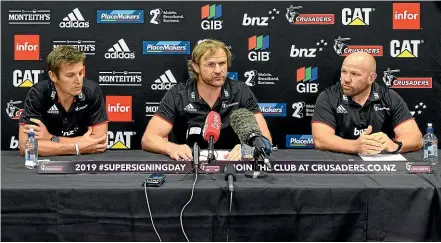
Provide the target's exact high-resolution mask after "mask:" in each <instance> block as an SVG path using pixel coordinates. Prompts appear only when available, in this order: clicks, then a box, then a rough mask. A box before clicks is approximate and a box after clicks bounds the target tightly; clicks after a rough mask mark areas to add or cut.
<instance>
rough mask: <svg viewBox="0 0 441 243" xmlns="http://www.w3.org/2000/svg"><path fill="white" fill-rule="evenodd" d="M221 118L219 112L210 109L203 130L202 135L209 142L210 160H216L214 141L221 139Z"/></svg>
mask: <svg viewBox="0 0 441 243" xmlns="http://www.w3.org/2000/svg"><path fill="white" fill-rule="evenodd" d="M221 126H222V123H221V118H220V115H219V113H217V112H215V111H210V113H208V115H207V119H206V120H205V125H204V131H203V132H202V136H203V137H204V139H205V141H207V142H208V162H209V163H210V162H211V161H213V160H215V158H214V153H213V151H214V143H216V141H217V140H218V139H219V136H220V130H221Z"/></svg>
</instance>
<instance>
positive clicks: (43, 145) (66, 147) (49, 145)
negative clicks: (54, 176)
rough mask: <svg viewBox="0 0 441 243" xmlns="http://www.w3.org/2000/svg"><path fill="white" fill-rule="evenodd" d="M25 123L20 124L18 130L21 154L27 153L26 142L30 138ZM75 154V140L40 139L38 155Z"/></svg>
mask: <svg viewBox="0 0 441 243" xmlns="http://www.w3.org/2000/svg"><path fill="white" fill-rule="evenodd" d="M25 129H26V128H25V126H24V124H20V125H19V131H18V143H19V148H20V155H22V156H23V155H24V153H25V146H24V145H25V142H26V140H27V139H28V134H27V133H26V132H24V130H25ZM69 154H70V155H75V154H76V149H75V144H74V142H61V141H60V143H56V142H52V141H50V140H39V141H38V155H39V156H56V155H69Z"/></svg>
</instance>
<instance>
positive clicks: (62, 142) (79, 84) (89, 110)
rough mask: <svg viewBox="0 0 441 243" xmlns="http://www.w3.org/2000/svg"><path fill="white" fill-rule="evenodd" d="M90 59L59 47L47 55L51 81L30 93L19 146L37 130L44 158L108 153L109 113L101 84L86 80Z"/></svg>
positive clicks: (72, 50) (39, 147) (27, 98)
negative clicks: (85, 68) (31, 131)
mask: <svg viewBox="0 0 441 243" xmlns="http://www.w3.org/2000/svg"><path fill="white" fill-rule="evenodd" d="M85 59H86V56H85V54H84V53H82V52H80V51H78V50H77V49H75V48H74V47H72V46H58V47H56V48H55V49H54V50H53V51H52V52H51V53H50V54H49V55H48V56H47V60H46V63H47V67H48V74H49V78H50V80H44V81H42V82H38V83H37V84H35V85H34V86H33V87H32V88H31V89H30V90H29V92H28V94H27V96H26V100H25V102H24V109H23V113H22V114H21V117H20V122H19V123H20V127H19V131H18V133H19V136H18V137H19V147H20V154H21V155H24V143H25V141H26V139H27V134H28V133H29V129H30V128H33V129H34V132H35V138H36V139H37V140H38V154H39V155H40V156H53V155H67V154H76V155H79V154H89V153H99V152H104V151H105V150H106V147H107V122H108V117H107V112H106V110H105V102H104V98H103V94H102V92H101V89H100V87H99V86H98V84H97V83H95V82H93V81H91V80H88V79H86V78H84V72H83V71H84V62H85Z"/></svg>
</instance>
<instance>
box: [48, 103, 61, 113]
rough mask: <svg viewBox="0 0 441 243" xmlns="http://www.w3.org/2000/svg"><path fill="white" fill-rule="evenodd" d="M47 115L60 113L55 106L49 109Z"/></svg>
mask: <svg viewBox="0 0 441 243" xmlns="http://www.w3.org/2000/svg"><path fill="white" fill-rule="evenodd" d="M47 113H48V114H58V113H60V112H59V111H58V108H57V106H56V105H55V104H54V105H53V106H51V108H49V110H47Z"/></svg>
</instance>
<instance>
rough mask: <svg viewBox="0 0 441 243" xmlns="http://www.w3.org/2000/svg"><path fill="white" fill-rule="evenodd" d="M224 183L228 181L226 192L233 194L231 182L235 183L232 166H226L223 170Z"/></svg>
mask: <svg viewBox="0 0 441 243" xmlns="http://www.w3.org/2000/svg"><path fill="white" fill-rule="evenodd" d="M224 173H225V181H228V190H229V191H230V192H234V185H233V182H234V181H236V169H235V168H234V166H233V164H226V165H225V168H224Z"/></svg>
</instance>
